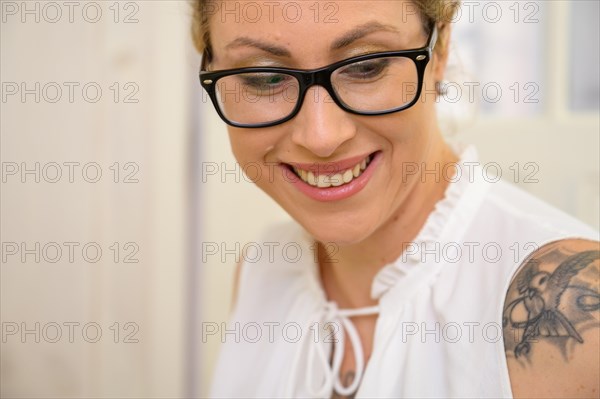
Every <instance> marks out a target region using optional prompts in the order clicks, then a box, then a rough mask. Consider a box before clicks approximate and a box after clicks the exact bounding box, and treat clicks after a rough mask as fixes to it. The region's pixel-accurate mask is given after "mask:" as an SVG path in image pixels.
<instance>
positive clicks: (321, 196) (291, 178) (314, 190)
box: [281, 152, 381, 202]
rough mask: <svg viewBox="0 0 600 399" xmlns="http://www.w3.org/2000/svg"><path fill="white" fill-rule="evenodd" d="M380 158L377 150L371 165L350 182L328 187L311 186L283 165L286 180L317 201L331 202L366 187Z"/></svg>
mask: <svg viewBox="0 0 600 399" xmlns="http://www.w3.org/2000/svg"><path fill="white" fill-rule="evenodd" d="M380 159H381V152H376V153H375V155H373V159H372V160H371V162H370V163H369V166H368V167H367V168H366V169H365V170H364V171H363V172H362V174H361V175H360V176H358V177H356V178H354V179H352V181H351V182H350V183H347V184H342V185H341V186H338V187H327V188H319V187H315V186H311V185H310V184H308V183H306V182H304V181H303V180H302V179H300V178H299V177H298V176H296V174H295V173H294V172H292V171H291V170H289V169H288V168H287V166H285V165H281V167H282V168H283V169H284V171H283V172H284V173H285V174H284V176H286V180H287V181H288V182H290V183H291V184H293V185H294V186H295V187H296V188H297V189H298V190H300V191H301V192H303V193H304V194H306V195H307V196H308V197H310V198H312V199H314V200H316V201H322V202H330V201H340V200H343V199H346V198H348V197H351V196H353V195H354V194H357V193H358V192H360V191H361V190H362V189H363V188H365V186H366V185H367V183H368V182H369V180H370V179H371V176H372V175H373V173H374V171H375V168H376V167H377V165H378V164H379V160H380Z"/></svg>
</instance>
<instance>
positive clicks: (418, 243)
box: [371, 145, 478, 300]
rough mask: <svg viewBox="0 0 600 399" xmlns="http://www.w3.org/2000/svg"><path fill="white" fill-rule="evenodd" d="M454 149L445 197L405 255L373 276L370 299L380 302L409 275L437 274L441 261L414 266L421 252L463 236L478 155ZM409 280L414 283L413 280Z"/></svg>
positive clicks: (472, 149) (469, 148) (419, 261)
mask: <svg viewBox="0 0 600 399" xmlns="http://www.w3.org/2000/svg"><path fill="white" fill-rule="evenodd" d="M454 149H455V151H456V152H457V153H459V154H460V156H459V161H458V162H457V174H456V175H455V177H454V178H453V179H452V180H451V181H450V183H449V184H448V186H447V187H446V191H445V192H444V197H443V198H442V199H441V200H439V201H438V202H437V203H436V204H435V207H434V209H433V211H432V212H431V213H430V214H429V216H428V217H427V220H426V221H425V224H424V225H423V227H422V228H421V230H420V231H419V233H418V234H417V236H416V238H415V239H414V240H413V241H412V242H411V243H409V245H408V247H407V249H406V250H405V251H404V253H403V254H402V255H400V257H399V258H398V259H396V261H394V262H393V263H390V264H388V265H386V266H384V267H383V268H382V269H381V270H380V271H379V272H378V273H377V274H376V275H375V278H374V279H373V282H372V285H371V298H373V299H375V300H379V299H381V298H382V297H383V296H384V295H385V294H386V293H387V292H388V291H389V290H390V289H391V288H392V287H394V286H396V285H397V284H398V282H399V281H400V280H406V277H407V276H408V275H410V274H415V273H416V274H419V275H427V274H429V275H431V274H434V273H436V272H438V271H439V265H440V262H433V263H434V264H428V265H423V266H424V267H422V268H421V267H415V266H417V265H419V264H423V263H425V262H423V260H424V249H429V250H431V249H432V248H433V249H434V250H437V251H438V252H439V248H440V247H443V245H444V243H446V242H448V241H450V238H451V239H452V240H453V241H456V240H457V239H459V238H460V237H462V235H463V233H464V228H465V226H466V225H468V223H466V222H467V221H468V220H469V219H470V218H469V215H470V214H472V213H473V207H472V206H471V205H474V203H475V202H476V201H469V200H468V197H469V196H468V195H467V192H468V191H470V189H471V188H472V186H473V184H474V183H475V182H476V181H477V180H478V179H477V177H476V170H478V169H477V166H478V162H477V160H478V156H477V151H476V149H475V147H473V146H470V145H469V146H464V147H462V148H461V147H460V146H459V145H455V148H454ZM425 258H426V257H425ZM413 277H414V276H413ZM423 277H424V276H423ZM408 280H411V281H414V280H413V279H412V278H411V279H408Z"/></svg>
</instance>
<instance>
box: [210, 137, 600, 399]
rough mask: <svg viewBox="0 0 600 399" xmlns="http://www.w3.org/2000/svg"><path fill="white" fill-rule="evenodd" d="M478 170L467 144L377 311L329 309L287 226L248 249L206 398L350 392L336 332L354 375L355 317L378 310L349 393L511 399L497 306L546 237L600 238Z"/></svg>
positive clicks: (392, 268) (306, 243)
mask: <svg viewBox="0 0 600 399" xmlns="http://www.w3.org/2000/svg"><path fill="white" fill-rule="evenodd" d="M478 165H479V163H478V161H477V155H476V151H475V149H474V148H473V147H467V148H466V149H465V150H464V151H463V152H462V154H461V157H460V161H459V163H458V169H459V174H457V175H456V179H455V180H456V181H453V182H452V183H450V184H449V185H448V188H447V190H446V193H445V197H444V198H443V199H442V200H440V201H439V202H438V203H437V204H436V206H435V209H434V211H433V212H432V213H431V214H430V215H429V218H428V219H427V221H426V223H425V225H424V226H423V228H422V229H421V231H420V233H419V234H418V236H417V237H416V239H415V240H414V241H413V242H411V243H410V244H409V245H408V247H407V249H406V251H405V252H404V254H403V255H401V256H400V258H398V259H397V260H396V261H395V262H394V263H392V264H389V265H387V266H385V267H384V268H382V269H381V270H380V271H379V272H378V274H377V275H376V277H375V278H374V280H373V282H372V286H371V296H372V297H373V298H374V299H376V300H378V303H379V304H378V306H377V307H375V308H362V309H358V310H354V309H348V310H343V309H338V308H337V306H335V303H333V302H328V300H327V298H326V296H325V293H324V290H323V288H322V286H321V282H320V279H319V273H318V266H317V264H316V263H315V254H314V252H313V249H314V247H313V240H312V239H311V237H310V236H309V235H308V234H307V233H306V232H305V231H304V230H303V229H302V228H301V227H300V226H299V225H297V224H295V223H291V222H290V223H289V224H285V225H281V226H277V227H275V228H273V229H272V230H271V231H269V232H268V233H267V234H266V235H265V236H264V237H263V238H262V240H260V241H257V242H256V243H254V244H253V245H251V246H248V247H247V248H248V249H249V252H248V254H247V255H246V261H245V263H244V265H243V267H242V271H241V274H240V281H239V287H238V294H237V301H236V304H235V307H234V311H233V314H232V315H231V319H230V321H229V322H228V323H227V324H226V325H223V326H221V327H220V335H219V338H220V339H221V342H223V344H222V347H221V352H220V356H219V360H218V363H217V367H216V370H215V375H214V379H213V384H212V390H211V396H212V397H278V398H280V397H295V398H296V397H303V398H304V397H323V398H329V397H331V395H332V393H333V389H334V387H337V392H340V390H341V391H343V390H344V389H346V392H340V393H351V391H352V390H353V388H354V387H344V386H342V385H341V383H340V382H339V381H338V379H339V378H338V374H339V372H338V370H339V362H340V361H341V358H339V356H341V355H342V352H343V347H344V346H343V342H342V338H343V336H344V334H341V332H342V331H346V332H347V333H348V335H349V336H350V339H351V341H352V343H353V345H354V348H355V350H354V351H355V353H358V354H359V356H357V372H356V374H357V376H359V375H360V374H361V373H360V371H361V370H360V369H361V364H360V363H361V360H362V355H361V353H362V350H361V348H360V341H359V340H358V336H356V333H355V330H354V327H353V324H352V321H351V317H352V316H353V314H357V313H358V314H361V313H362V314H372V313H378V314H379V316H378V318H377V323H376V327H375V335H374V342H373V351H372V353H371V357H370V359H369V361H368V364H366V365H364V373H363V375H362V378H361V379H360V380H359V379H358V378H356V383H360V385H359V386H358V391H357V392H356V397H358V398H361V397H387V398H392V397H393V398H407V397H410V398H420V397H427V398H432V397H438V398H442V397H443V398H451V397H461V398H467V397H470V398H499V397H508V398H510V397H512V391H511V386H510V381H509V375H508V369H507V365H506V355H505V352H504V343H503V339H502V310H503V305H504V298H505V294H506V291H507V289H508V286H509V284H510V281H511V278H512V276H513V274H514V273H515V271H516V270H517V268H518V266H519V265H520V264H521V262H522V261H523V260H524V259H525V257H526V256H527V255H528V254H529V253H531V252H532V251H533V250H535V249H536V248H539V247H541V246H542V245H544V244H546V243H548V242H551V241H555V240H558V239H562V238H588V239H593V240H598V232H596V231H594V230H593V229H591V228H590V227H588V226H586V225H585V224H583V223H581V222H579V221H577V220H575V219H573V218H571V217H570V216H568V215H566V214H564V213H563V212H561V211H559V210H557V209H554V208H552V207H551V206H549V205H547V204H545V203H543V202H542V201H540V200H538V199H536V198H534V197H532V196H531V195H529V194H527V193H525V192H523V191H521V190H520V189H518V188H516V187H513V186H512V185H511V184H509V183H506V182H503V181H497V182H495V181H493V179H492V178H491V176H487V175H486V174H485V172H484V171H483V170H482V169H481V168H480V167H479V166H478ZM459 176H460V178H459ZM398 245H402V243H400V242H399V243H398ZM327 322H334V323H336V324H335V326H334V327H336V330H337V332H338V333H337V334H336V335H335V336H334V337H333V338H334V339H337V340H338V343H336V344H332V343H331V341H332V337H328V336H327V335H326V333H325V330H324V329H323V327H324V326H325V323H327ZM319 331H321V333H319ZM332 345H335V351H334V353H335V354H336V356H335V358H334V359H333V360H332V361H331V362H330V355H331V352H332Z"/></svg>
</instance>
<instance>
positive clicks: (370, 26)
mask: <svg viewBox="0 0 600 399" xmlns="http://www.w3.org/2000/svg"><path fill="white" fill-rule="evenodd" d="M378 31H386V32H393V33H398V30H397V29H396V28H395V27H393V26H391V25H384V24H381V23H379V22H377V21H371V22H367V23H364V24H362V25H359V26H357V27H355V28H354V29H352V30H351V31H349V32H346V33H345V34H344V35H343V36H341V37H339V38H338V39H336V40H335V41H334V42H333V43H332V44H331V47H330V49H331V50H339V49H342V48H344V47H347V46H349V45H350V44H352V43H353V42H355V41H357V40H359V39H361V38H363V37H364V36H367V35H369V34H371V33H373V32H378ZM242 46H250V47H256V48H258V49H260V50H262V51H265V52H267V53H270V54H273V55H275V56H277V57H291V53H290V51H289V50H288V49H286V48H285V47H280V46H277V45H274V44H270V43H267V42H263V41H260V40H256V39H252V38H250V37H247V36H240V37H238V38H236V39H234V40H233V41H231V42H230V43H229V44H227V46H225V48H226V49H231V48H235V47H242Z"/></svg>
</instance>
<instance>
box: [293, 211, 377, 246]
mask: <svg viewBox="0 0 600 399" xmlns="http://www.w3.org/2000/svg"><path fill="white" fill-rule="evenodd" d="M296 220H298V221H299V223H300V224H301V225H302V227H304V229H305V230H306V231H307V232H308V233H309V234H310V235H311V236H312V237H313V238H314V239H315V240H316V241H318V242H321V243H335V244H336V245H338V246H340V247H342V246H348V245H353V244H358V243H360V242H362V241H364V240H365V239H367V238H368V237H369V236H370V235H371V234H372V233H373V231H374V230H375V226H374V225H375V223H374V222H370V221H368V220H364V219H361V218H358V220H357V218H350V217H343V216H331V217H326V218H320V219H319V220H315V219H314V218H310V220H307V219H306V218H298V219H296Z"/></svg>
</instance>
